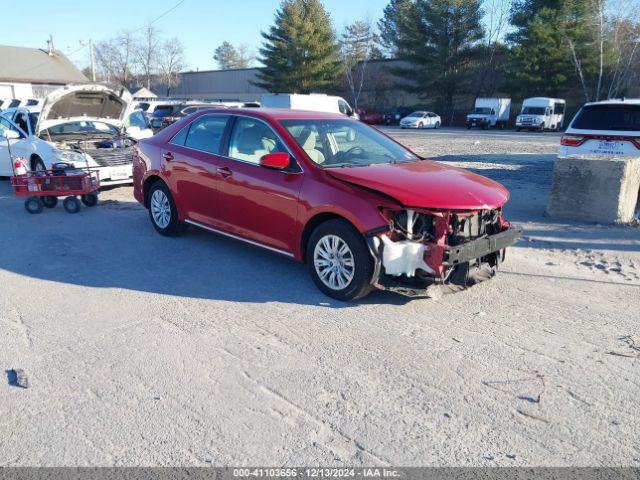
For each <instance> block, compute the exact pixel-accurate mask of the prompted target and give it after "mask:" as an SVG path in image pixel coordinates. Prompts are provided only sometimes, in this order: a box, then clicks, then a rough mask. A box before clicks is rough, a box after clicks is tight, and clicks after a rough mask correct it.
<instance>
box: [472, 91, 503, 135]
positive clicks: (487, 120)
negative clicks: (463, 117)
mask: <svg viewBox="0 0 640 480" xmlns="http://www.w3.org/2000/svg"><path fill="white" fill-rule="evenodd" d="M510 113H511V99H510V98H476V104H475V108H474V109H473V111H472V112H471V113H469V115H467V122H466V124H467V128H469V129H471V128H473V127H480V128H482V129H483V130H488V129H489V128H505V127H506V126H507V125H508V124H509V115H510Z"/></svg>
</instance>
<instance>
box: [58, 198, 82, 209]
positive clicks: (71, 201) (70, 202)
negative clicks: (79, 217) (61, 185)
mask: <svg viewBox="0 0 640 480" xmlns="http://www.w3.org/2000/svg"><path fill="white" fill-rule="evenodd" d="M62 206H63V207H64V209H65V210H66V211H67V213H78V212H79V211H80V210H81V209H82V204H81V203H80V200H78V198H77V197H67V198H65V199H64V201H63V202H62Z"/></svg>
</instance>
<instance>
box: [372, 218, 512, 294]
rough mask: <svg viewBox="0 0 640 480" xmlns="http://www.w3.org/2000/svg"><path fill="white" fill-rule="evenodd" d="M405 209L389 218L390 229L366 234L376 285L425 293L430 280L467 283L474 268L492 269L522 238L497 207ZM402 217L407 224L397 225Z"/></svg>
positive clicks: (402, 292)
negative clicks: (396, 215)
mask: <svg viewBox="0 0 640 480" xmlns="http://www.w3.org/2000/svg"><path fill="white" fill-rule="evenodd" d="M406 212H408V214H407V215H405V216H404V217H403V218H404V220H402V219H401V220H400V222H398V220H397V219H396V220H393V219H391V220H390V224H389V228H384V227H383V228H380V229H376V231H372V232H369V233H368V235H367V242H368V245H369V249H370V251H371V255H372V257H373V259H374V262H375V268H374V275H373V279H372V284H373V285H374V286H375V287H376V288H378V289H381V290H391V291H396V292H398V293H401V294H404V295H408V296H424V295H426V294H427V293H426V292H427V289H428V288H429V287H430V286H432V285H434V284H445V283H452V284H456V285H460V286H467V284H469V283H468V279H469V273H470V272H471V271H472V270H473V269H474V268H476V269H480V268H482V267H488V268H490V269H493V270H495V269H496V268H497V267H498V265H499V263H500V262H502V261H503V260H504V258H505V249H506V248H507V247H509V246H511V245H513V244H515V243H516V242H517V241H518V240H519V239H520V238H521V237H522V229H521V228H520V227H516V226H512V225H511V224H509V223H508V222H506V221H504V220H503V219H502V212H501V210H500V209H496V210H481V211H469V212H453V211H425V210H406ZM396 213H397V212H396ZM416 219H420V221H421V222H422V223H421V225H420V226H419V227H417V224H418V222H417V221H416ZM425 219H427V220H425ZM402 222H405V227H406V226H408V228H402V226H400V227H399V226H398V223H402ZM429 222H431V223H430V224H429ZM414 229H415V231H414Z"/></svg>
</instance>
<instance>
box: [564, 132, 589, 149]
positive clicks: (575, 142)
mask: <svg viewBox="0 0 640 480" xmlns="http://www.w3.org/2000/svg"><path fill="white" fill-rule="evenodd" d="M586 141H587V138H586V137H583V136H582V135H563V137H562V139H561V140H560V145H564V146H565V147H579V146H580V145H582V144H583V143H584V142H586Z"/></svg>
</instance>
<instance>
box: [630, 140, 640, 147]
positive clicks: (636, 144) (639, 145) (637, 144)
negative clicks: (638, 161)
mask: <svg viewBox="0 0 640 480" xmlns="http://www.w3.org/2000/svg"><path fill="white" fill-rule="evenodd" d="M630 140H631V143H633V145H634V146H635V147H636V148H637V149H638V150H640V137H633V138H631V139H630Z"/></svg>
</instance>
